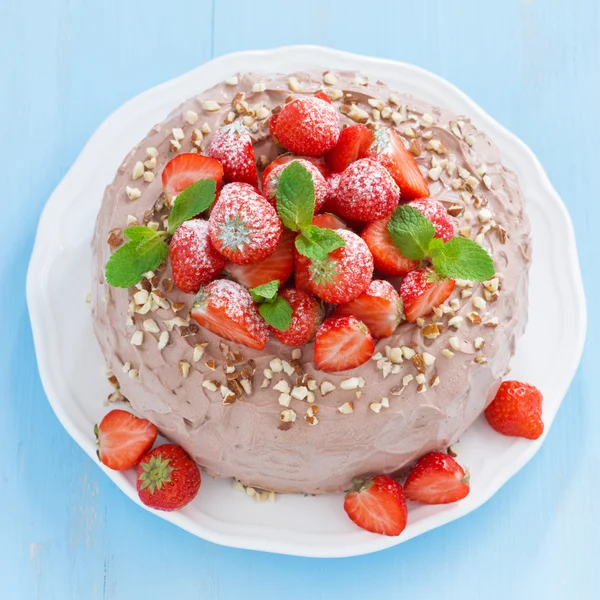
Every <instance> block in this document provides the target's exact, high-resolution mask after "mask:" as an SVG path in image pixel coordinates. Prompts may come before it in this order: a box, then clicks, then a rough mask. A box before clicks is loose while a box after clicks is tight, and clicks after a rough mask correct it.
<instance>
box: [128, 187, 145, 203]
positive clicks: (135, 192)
mask: <svg viewBox="0 0 600 600" xmlns="http://www.w3.org/2000/svg"><path fill="white" fill-rule="evenodd" d="M125 193H126V194H127V197H128V198H129V199H130V200H137V199H138V198H141V196H142V192H141V191H140V190H139V188H132V187H129V186H126V187H125Z"/></svg>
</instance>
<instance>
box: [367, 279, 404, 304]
mask: <svg viewBox="0 0 600 600" xmlns="http://www.w3.org/2000/svg"><path fill="white" fill-rule="evenodd" d="M365 294H368V295H369V296H376V297H377V298H390V299H396V298H397V297H398V292H396V290H395V288H394V286H393V285H392V284H391V283H390V282H389V281H386V280H385V279H373V281H371V283H370V284H369V287H368V288H367V289H366V290H365Z"/></svg>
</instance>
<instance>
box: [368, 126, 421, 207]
mask: <svg viewBox="0 0 600 600" xmlns="http://www.w3.org/2000/svg"><path fill="white" fill-rule="evenodd" d="M365 156H366V157H368V158H374V159H375V160H378V161H379V162H380V163H381V164H382V165H383V166H384V167H385V168H386V169H387V170H388V171H389V173H390V175H391V176H392V177H393V178H394V181H395V182H396V183H397V184H398V187H399V188H400V199H401V200H402V201H403V202H407V201H408V200H413V199H415V198H426V197H427V196H429V185H428V184H427V181H426V180H425V177H423V174H422V173H421V170H420V169H419V165H418V164H417V161H416V160H415V157H414V156H413V155H412V154H411V153H410V152H409V151H408V150H407V148H406V146H405V145H404V142H403V141H402V138H401V137H400V134H399V133H398V132H397V131H396V130H395V129H392V128H391V127H380V128H379V129H377V130H376V131H375V139H374V140H373V143H372V144H371V146H370V147H369V149H368V150H367V152H366V153H365Z"/></svg>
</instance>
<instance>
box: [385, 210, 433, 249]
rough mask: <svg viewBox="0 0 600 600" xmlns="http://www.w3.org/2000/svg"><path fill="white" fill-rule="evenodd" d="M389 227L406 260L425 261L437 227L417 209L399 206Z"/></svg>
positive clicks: (393, 239)
mask: <svg viewBox="0 0 600 600" xmlns="http://www.w3.org/2000/svg"><path fill="white" fill-rule="evenodd" d="M387 227H388V231H389V232H390V236H391V237H392V242H394V245H395V246H397V247H398V248H400V251H401V252H402V254H403V255H404V256H406V258H410V259H411V260H423V259H424V258H425V257H426V256H427V253H428V251H429V244H430V243H431V241H432V240H433V239H434V236H435V227H434V226H433V223H432V222H431V221H430V220H429V219H427V218H426V217H424V216H423V215H422V214H421V213H420V212H419V211H418V210H417V209H416V208H413V207H412V206H399V207H398V208H396V210H394V212H393V214H392V218H391V219H390V220H389V222H388V226H387Z"/></svg>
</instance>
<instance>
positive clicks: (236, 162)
mask: <svg viewBox="0 0 600 600" xmlns="http://www.w3.org/2000/svg"><path fill="white" fill-rule="evenodd" d="M207 154H208V156H210V157H211V158H215V159H216V160H218V161H219V162H220V163H221V164H222V165H223V170H224V171H225V181H241V182H245V183H249V184H251V185H255V186H257V185H258V178H257V173H256V163H255V158H254V148H253V146H252V139H251V137H250V131H249V130H248V128H247V127H245V126H244V125H242V124H241V123H240V122H239V121H236V122H235V123H232V124H231V125H226V126H225V127H221V129H219V130H218V131H217V132H215V134H214V135H213V137H212V139H211V141H210V144H209V146H208V150H207Z"/></svg>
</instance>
